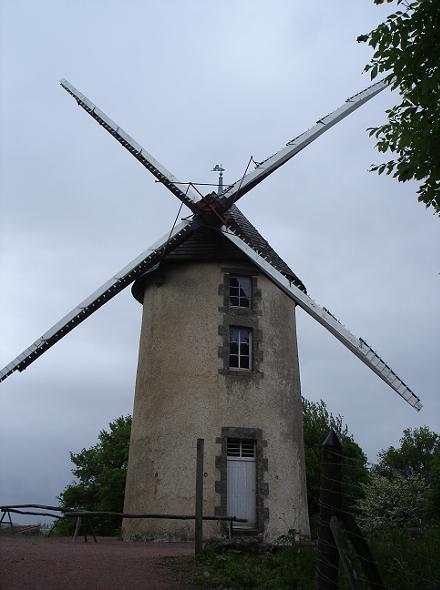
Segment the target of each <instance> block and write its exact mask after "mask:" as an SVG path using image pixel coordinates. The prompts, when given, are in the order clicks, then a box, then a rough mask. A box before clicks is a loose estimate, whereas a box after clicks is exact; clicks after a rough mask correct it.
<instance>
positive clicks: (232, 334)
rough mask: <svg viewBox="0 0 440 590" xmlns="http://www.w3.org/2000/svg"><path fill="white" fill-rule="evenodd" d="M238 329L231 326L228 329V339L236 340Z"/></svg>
mask: <svg viewBox="0 0 440 590" xmlns="http://www.w3.org/2000/svg"><path fill="white" fill-rule="evenodd" d="M238 335H239V329H238V328H234V327H232V326H231V328H230V330H229V341H230V342H238Z"/></svg>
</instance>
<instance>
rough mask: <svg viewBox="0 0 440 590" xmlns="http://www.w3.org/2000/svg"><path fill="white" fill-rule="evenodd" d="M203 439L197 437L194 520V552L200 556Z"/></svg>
mask: <svg viewBox="0 0 440 590" xmlns="http://www.w3.org/2000/svg"><path fill="white" fill-rule="evenodd" d="M204 446H205V441H204V439H203V438H198V439H197V466H196V514H195V516H196V521H195V554H196V557H198V556H200V555H201V554H202V551H203V451H204Z"/></svg>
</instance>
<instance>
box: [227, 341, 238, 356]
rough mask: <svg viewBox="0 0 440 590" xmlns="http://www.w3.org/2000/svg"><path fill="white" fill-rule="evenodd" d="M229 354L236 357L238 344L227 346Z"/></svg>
mask: <svg viewBox="0 0 440 590" xmlns="http://www.w3.org/2000/svg"><path fill="white" fill-rule="evenodd" d="M229 353H230V354H237V355H238V342H231V343H230V345H229Z"/></svg>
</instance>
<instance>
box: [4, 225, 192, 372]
mask: <svg viewBox="0 0 440 590" xmlns="http://www.w3.org/2000/svg"><path fill="white" fill-rule="evenodd" d="M198 227H199V223H198V222H196V221H183V222H181V223H180V224H179V225H177V226H176V227H175V228H174V230H173V231H172V232H168V233H167V234H166V235H165V236H163V238H161V239H160V240H158V241H157V242H156V243H155V244H153V245H152V246H151V248H149V249H148V250H146V251H145V252H142V254H139V256H137V257H136V258H135V259H134V260H132V261H131V262H130V263H129V264H127V266H125V267H124V268H123V269H121V270H120V271H119V272H118V273H117V274H116V275H114V276H113V277H112V278H111V279H110V280H108V281H107V282H106V283H104V284H103V285H102V286H101V287H99V289H97V290H96V291H95V292H94V293H92V294H91V295H89V297H87V299H84V301H82V302H81V303H80V304H79V305H77V306H76V307H75V308H74V309H72V311H70V312H69V313H68V314H67V315H66V316H64V317H63V318H62V319H61V320H60V321H59V322H57V323H56V324H55V325H54V326H52V328H50V329H49V330H48V331H47V332H45V333H44V334H43V335H42V336H41V337H40V338H38V340H36V341H35V342H34V343H33V344H31V345H30V346H29V347H28V348H26V350H25V351H24V352H22V353H21V354H20V355H19V356H18V357H17V358H15V359H14V360H13V361H12V362H10V363H9V364H8V365H6V367H4V368H3V369H2V370H1V371H0V382H1V381H4V379H6V378H7V377H9V375H11V374H12V373H13V372H14V371H17V370H18V371H23V370H24V369H25V368H26V367H27V366H28V365H30V364H31V363H32V362H34V360H36V359H37V358H38V357H39V356H41V355H42V354H43V353H44V352H46V350H48V349H49V348H50V347H51V346H53V345H54V344H55V343H56V342H58V340H61V338H63V337H64V336H65V335H66V334H68V333H69V332H70V331H71V330H73V329H74V328H76V326H78V325H79V324H80V323H81V322H83V321H84V320H85V319H86V318H88V317H89V316H90V315H92V313H94V312H95V311H96V310H97V309H99V308H100V307H101V306H102V305H104V304H105V303H107V301H109V300H110V299H112V298H113V297H114V296H115V295H117V294H118V293H119V292H120V291H122V290H123V289H125V287H127V286H128V285H130V284H131V283H132V282H133V281H135V280H136V279H137V278H139V277H140V276H142V275H144V274H146V273H147V272H148V271H150V270H152V269H154V268H156V267H157V265H158V263H160V260H161V259H162V258H163V256H164V255H165V254H167V253H168V252H170V251H171V250H173V249H174V248H175V247H176V246H178V245H179V244H180V243H181V242H183V241H184V240H185V239H186V238H188V237H189V236H190V235H191V234H192V233H194V231H196V229H197V228H198Z"/></svg>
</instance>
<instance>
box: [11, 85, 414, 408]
mask: <svg viewBox="0 0 440 590" xmlns="http://www.w3.org/2000/svg"><path fill="white" fill-rule="evenodd" d="M60 84H61V86H62V87H63V88H64V89H65V90H66V91H67V92H68V93H69V94H70V95H72V96H73V97H74V98H75V100H76V101H77V103H78V104H79V106H81V107H82V108H83V109H84V110H85V111H86V112H87V113H88V114H89V115H90V116H92V117H93V118H94V119H95V120H96V121H97V122H98V123H99V124H100V125H101V126H103V127H104V129H106V131H108V132H109V133H110V134H111V135H112V136H113V137H114V138H115V139H116V140H117V141H118V142H119V143H120V144H121V145H122V146H123V147H125V148H126V149H127V150H128V151H129V152H130V153H131V154H132V155H133V156H134V157H135V158H136V159H137V160H138V161H139V162H140V163H141V164H142V165H143V166H144V167H145V168H147V170H149V171H150V172H151V173H152V174H153V175H154V176H155V177H156V178H157V179H158V180H159V181H160V182H161V183H163V184H164V185H165V186H166V187H167V188H168V189H169V190H170V191H171V192H172V193H173V194H174V195H175V196H176V197H177V198H178V199H179V200H180V201H181V202H182V203H184V204H185V205H186V206H187V207H189V209H190V210H191V211H192V212H193V213H194V217H193V218H192V219H190V220H185V221H183V222H182V223H180V224H179V225H177V226H176V227H175V228H174V229H173V231H172V232H171V233H168V234H166V235H165V236H164V237H163V238H162V239H160V240H159V241H158V242H156V243H155V244H154V245H153V246H151V248H149V249H148V250H146V251H145V252H143V253H142V254H140V255H139V256H138V257H137V258H135V259H134V260H133V261H132V262H130V263H129V264H128V265H127V266H125V267H124V268H123V269H122V270H121V271H119V272H118V273H117V274H116V275H114V276H113V277H112V278H111V279H109V280H108V281H107V282H106V283H104V285H102V286H101V287H100V288H99V289H97V290H96V291H95V292H94V293H92V294H91V295H90V296H89V297H87V298H86V299H85V300H84V301H82V302H81V303H80V304H79V305H78V306H76V307H75V308H74V309H73V310H72V311H71V312H69V313H68V314H67V315H66V316H65V317H64V318H62V319H61V320H60V321H59V322H57V323H56V324H55V325H54V326H52V328H50V329H49V330H48V331H47V332H46V333H45V334H43V335H42V336H41V337H40V338H39V339H38V340H36V341H35V342H34V343H33V344H31V346H29V347H28V348H27V349H26V350H25V351H24V352H22V353H21V354H20V355H19V356H18V357H17V358H16V359H14V360H13V361H12V362H11V363H9V364H8V365H7V366H6V367H4V368H3V369H2V370H1V371H0V381H3V380H4V379H6V378H7V377H8V376H9V375H11V374H12V373H13V372H14V371H16V370H18V371H23V370H24V369H25V368H26V367H27V366H28V365H30V364H31V363H32V362H33V361H34V360H36V359H37V358H38V357H39V356H40V355H41V354H43V353H44V352H46V350H48V349H49V348H50V347H51V346H53V345H54V344H55V343H56V342H57V341H58V340H60V339H61V338H63V337H64V336H65V335H66V334H67V333H68V332H70V331H71V330H73V328H75V327H76V326H77V325H79V324H80V323H81V322H83V321H84V320H85V319H86V318H87V317H88V316H90V315H91V314H92V313H94V312H95V311H96V310H97V309H99V307H101V306H102V305H104V304H105V303H106V302H107V301H109V300H110V299H111V298H113V297H114V296H115V295H116V294H117V293H119V292H120V291H121V290H123V289H125V288H126V287H127V286H128V285H130V284H131V283H132V282H133V281H134V280H136V279H137V278H139V277H140V276H143V275H145V274H147V273H148V272H152V271H153V270H155V269H156V268H157V266H158V265H159V264H160V261H161V258H162V257H163V256H164V255H166V254H167V253H169V252H171V251H172V250H174V249H175V248H176V247H177V246H178V245H179V244H181V243H182V242H183V241H185V240H186V239H187V238H188V237H189V236H190V235H191V234H193V233H194V232H195V231H196V230H197V229H199V228H200V227H201V226H202V225H204V224H206V222H207V221H208V222H209V221H210V220H211V219H209V218H204V217H203V214H202V213H203V212H204V211H207V210H208V209H210V210H211V211H214V212H215V213H216V215H217V217H218V218H219V219H222V220H223V221H225V222H226V223H225V225H223V226H222V227H219V228H218V230H219V231H221V232H222V233H223V235H224V236H225V237H226V238H227V239H228V240H230V241H231V242H232V243H233V244H234V245H235V246H236V247H238V248H239V249H240V250H241V251H242V252H243V253H244V254H245V255H246V256H247V257H248V258H249V259H251V260H252V261H253V262H254V264H255V265H256V266H258V268H260V270H261V271H262V272H263V273H264V274H265V275H266V276H267V277H268V278H269V279H270V280H271V281H273V282H274V283H275V284H276V285H277V286H278V287H279V288H280V289H282V290H283V291H284V292H285V293H286V294H287V296H288V297H290V298H291V299H292V300H294V301H295V303H296V304H297V305H299V306H300V307H301V308H302V309H303V310H304V311H305V312H306V313H308V314H309V315H310V316H311V317H313V318H314V319H315V320H316V321H318V322H319V323H320V324H321V325H322V326H324V327H325V328H326V329H327V330H328V331H329V332H330V333H331V334H333V335H334V336H335V337H336V338H337V339H338V340H339V341H340V342H342V344H344V346H346V347H347V348H348V349H349V350H351V352H353V353H354V354H355V355H356V356H357V357H358V358H359V359H360V360H361V361H362V362H364V363H365V364H366V365H367V366H368V367H369V368H370V369H371V370H372V371H373V372H374V373H376V374H377V375H378V376H379V377H380V378H381V379H382V380H383V381H385V383H387V385H389V386H390V387H391V388H392V389H393V390H394V391H396V393H398V395H400V396H401V397H402V398H403V399H404V400H405V401H406V402H408V403H409V404H410V405H411V406H412V407H414V408H415V409H416V410H420V409H421V407H422V404H421V401H420V398H419V397H418V396H417V395H416V394H415V393H414V392H413V391H412V390H411V389H410V388H409V387H408V386H407V385H406V384H405V383H404V382H403V381H402V380H401V379H400V378H399V377H398V376H397V375H396V374H395V373H394V371H392V370H391V369H390V367H389V366H388V365H387V364H386V363H385V362H384V361H383V360H382V359H381V358H380V356H379V355H378V354H377V353H376V352H374V350H373V349H372V348H371V347H370V346H369V345H368V344H367V343H366V342H365V341H364V340H363V339H362V338H357V337H356V336H354V335H353V334H351V332H349V331H348V330H347V329H346V328H345V327H344V326H343V325H342V324H341V323H340V322H339V321H338V320H337V319H336V318H335V317H334V316H333V315H332V314H331V313H330V312H329V311H328V310H327V309H326V308H325V307H321V306H319V305H318V304H317V303H316V302H314V301H313V300H312V299H311V298H310V297H309V296H308V295H307V294H306V293H305V292H304V289H301V288H298V286H296V285H294V284H292V277H291V276H289V275H287V274H286V273H285V272H280V270H278V269H277V268H275V267H274V265H273V264H271V263H270V262H269V261H268V260H267V259H265V257H264V252H258V251H257V250H256V249H255V247H254V248H252V247H251V245H250V244H249V242H250V241H251V240H250V239H247V236H246V231H243V230H240V228H239V227H237V226H236V225H234V224H232V223H231V225H228V223H227V212H228V210H229V209H231V207H233V205H234V203H235V202H236V201H237V200H238V199H240V198H241V197H242V196H243V195H244V194H246V193H247V192H248V191H250V190H251V189H252V188H254V187H255V186H256V185H257V184H259V183H260V182H262V181H263V180H264V179H265V178H267V177H268V176H269V175H270V174H272V172H274V171H275V170H276V169H277V168H279V167H280V166H282V165H283V164H284V163H286V162H287V161H288V160H290V159H291V158H292V157H293V156H295V155H296V154H297V153H299V152H300V151H301V150H302V149H304V148H305V147H306V146H307V145H309V144H310V143H311V142H312V141H314V140H315V139H317V138H318V137H319V136H320V135H322V134H323V133H324V132H325V131H327V130H328V129H330V128H331V127H333V126H334V125H335V124H336V123H338V122H339V121H341V120H342V119H344V118H345V117H347V116H348V115H349V114H350V113H352V112H354V111H355V110H356V109H357V108H359V107H360V106H362V105H363V104H365V103H366V102H367V101H368V100H370V99H371V98H373V96H376V95H377V94H378V93H379V92H381V91H382V90H383V89H384V88H385V87H386V83H385V82H384V81H380V82H378V83H376V84H374V85H372V86H370V87H369V88H367V89H365V90H363V91H362V92H360V93H358V94H356V95H354V96H352V97H351V98H349V99H347V101H346V102H345V103H344V104H343V105H342V106H341V107H340V108H339V109H337V110H336V111H333V112H332V113H330V114H329V115H326V116H325V117H322V118H321V119H319V120H318V121H317V123H316V125H315V126H314V127H312V128H311V129H309V130H308V131H306V132H304V133H302V134H300V135H298V136H297V137H295V138H294V139H293V140H291V141H289V142H288V143H287V144H286V146H285V147H284V148H282V149H281V150H280V151H278V152H276V153H275V154H274V155H272V156H270V157H269V158H267V159H266V160H264V161H263V162H260V163H259V164H257V166H256V169H255V170H253V171H251V172H249V173H248V174H247V175H245V176H244V177H243V178H241V179H239V180H237V181H236V182H235V183H234V184H233V185H231V186H229V187H228V188H227V189H226V190H225V191H223V193H221V194H220V195H216V196H215V198H214V199H213V197H212V194H211V195H207V196H206V197H203V196H201V195H200V194H199V193H198V192H197V191H195V190H193V188H192V187H191V186H188V188H187V190H186V191H185V192H184V191H182V190H181V188H180V185H181V183H180V182H179V181H178V180H177V178H176V177H175V176H174V175H173V174H171V172H169V171H168V170H167V169H166V168H165V167H164V166H163V165H162V164H160V162H158V161H157V160H156V159H155V158H154V157H153V156H152V155H151V154H149V153H148V152H147V151H146V150H145V148H143V147H142V146H141V145H140V144H139V143H138V142H136V141H135V140H134V139H133V138H132V137H131V136H130V135H129V134H128V133H126V132H125V131H124V130H123V129H122V128H121V127H120V126H119V125H117V124H116V123H115V122H114V121H113V120H112V119H110V117H108V116H107V115H106V114H105V113H104V112H103V111H102V110H101V109H99V108H98V107H97V106H96V105H95V104H94V103H92V102H91V101H90V100H89V99H88V98H87V97H86V96H84V95H83V94H81V93H80V92H79V91H78V90H77V89H76V88H75V87H74V86H72V84H70V83H69V82H68V81H67V80H61V81H60ZM208 206H209V207H208ZM231 210H232V209H231ZM243 217H244V216H243ZM244 219H245V218H244ZM245 221H246V222H247V223H249V222H248V220H246V219H245ZM250 227H253V226H252V225H250ZM253 229H254V228H253ZM239 230H240V231H239ZM255 231H256V230H255Z"/></svg>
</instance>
